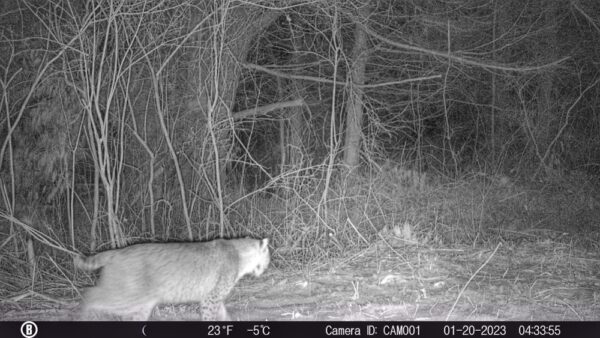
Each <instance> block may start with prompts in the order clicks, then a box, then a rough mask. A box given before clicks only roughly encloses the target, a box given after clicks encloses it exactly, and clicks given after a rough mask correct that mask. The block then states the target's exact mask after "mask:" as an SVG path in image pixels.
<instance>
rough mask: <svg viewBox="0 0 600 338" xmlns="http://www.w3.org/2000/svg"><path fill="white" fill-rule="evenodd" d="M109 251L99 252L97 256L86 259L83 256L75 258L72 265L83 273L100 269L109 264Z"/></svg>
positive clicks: (110, 254)
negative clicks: (83, 271)
mask: <svg viewBox="0 0 600 338" xmlns="http://www.w3.org/2000/svg"><path fill="white" fill-rule="evenodd" d="M112 256H113V255H112V253H111V251H105V252H101V253H99V254H96V255H93V256H89V257H86V256H84V255H79V256H75V258H73V263H74V264H75V267H76V268H78V269H81V270H85V271H93V270H97V269H100V268H101V267H103V266H105V265H106V264H107V263H109V262H110V261H111V259H112Z"/></svg>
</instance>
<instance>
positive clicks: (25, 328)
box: [21, 321, 38, 338]
mask: <svg viewBox="0 0 600 338" xmlns="http://www.w3.org/2000/svg"><path fill="white" fill-rule="evenodd" d="M37 334H38V327H37V325H36V324H35V323H34V322H32V321H27V322H25V323H23V324H21V335H22V336H23V337H25V338H33V337H35V336H36V335H37Z"/></svg>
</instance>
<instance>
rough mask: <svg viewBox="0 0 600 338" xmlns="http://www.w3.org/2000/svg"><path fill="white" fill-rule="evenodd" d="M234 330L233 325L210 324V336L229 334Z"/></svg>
mask: <svg viewBox="0 0 600 338" xmlns="http://www.w3.org/2000/svg"><path fill="white" fill-rule="evenodd" d="M231 332H233V325H209V326H208V335H209V336H229V335H231Z"/></svg>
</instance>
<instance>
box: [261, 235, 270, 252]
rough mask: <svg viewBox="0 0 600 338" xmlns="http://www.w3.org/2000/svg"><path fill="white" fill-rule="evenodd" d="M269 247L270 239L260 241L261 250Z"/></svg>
mask: <svg viewBox="0 0 600 338" xmlns="http://www.w3.org/2000/svg"><path fill="white" fill-rule="evenodd" d="M268 246H269V239H268V238H263V239H261V240H260V249H261V250H264V249H267V248H268Z"/></svg>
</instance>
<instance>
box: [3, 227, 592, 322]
mask: <svg viewBox="0 0 600 338" xmlns="http://www.w3.org/2000/svg"><path fill="white" fill-rule="evenodd" d="M287 270H289V269H282V268H281V267H278V266H277V261H276V260H275V264H273V266H271V267H270V268H269V270H268V271H267V272H266V273H265V274H264V275H263V276H261V277H260V278H258V279H255V278H250V277H248V278H245V279H243V280H242V281H240V283H239V285H238V286H237V287H236V288H235V290H234V292H233V293H232V294H231V295H230V297H229V298H228V302H227V307H228V309H229V312H230V315H231V317H232V318H233V319H235V320H248V321H253V320H269V321H279V320H283V321H289V320H317V321H347V320H353V321H361V320H379V321H381V320H385V321H412V320H416V321H428V320H469V321H470V320H499V321H504V320H565V321H573V320H575V321H582V320H585V321H589V320H600V255H599V253H597V252H583V251H580V250H577V249H574V248H573V247H572V246H570V245H569V241H568V239H567V240H565V239H564V238H563V239H561V240H560V241H554V240H549V239H545V240H540V239H534V240H532V241H523V242H521V243H520V244H518V245H515V244H507V243H498V244H497V245H496V246H494V247H489V248H487V249H485V250H483V249H481V248H472V247H456V248H451V249H436V248H432V247H424V246H416V245H405V243H401V241H396V240H394V239H389V240H382V241H381V242H379V243H377V244H375V245H372V246H371V247H370V248H368V249H366V250H364V251H361V252H358V253H355V254H353V255H351V256H349V257H345V258H343V259H342V258H340V259H335V260H330V261H329V262H327V263H325V264H322V265H321V266H312V267H310V268H306V269H305V270H304V271H296V272H294V271H287ZM76 305H77V299H76V297H73V299H61V298H60V297H58V298H57V297H53V296H48V295H42V294H39V293H34V292H24V293H22V294H19V295H14V296H12V297H10V298H9V299H5V300H4V301H2V303H0V314H2V315H1V318H2V320H12V321H24V320H37V321H39V320H69V319H70V316H71V313H72V310H73V309H74V308H75V306H76ZM195 311H196V310H195V309H194V306H193V305H178V306H173V305H163V306H161V307H159V308H158V309H156V310H155V312H154V314H153V318H152V319H154V320H191V319H197V318H198V317H197V314H196V312H195Z"/></svg>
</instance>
